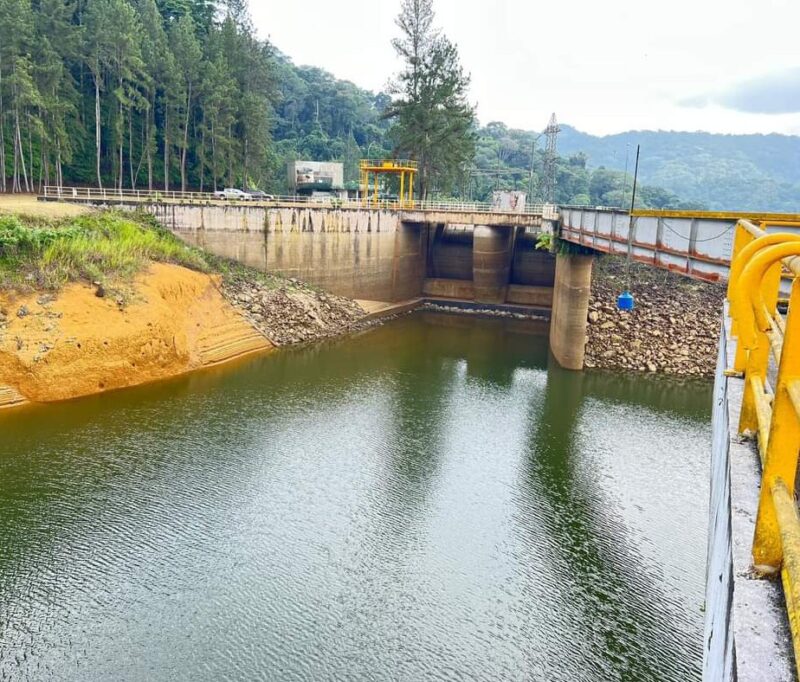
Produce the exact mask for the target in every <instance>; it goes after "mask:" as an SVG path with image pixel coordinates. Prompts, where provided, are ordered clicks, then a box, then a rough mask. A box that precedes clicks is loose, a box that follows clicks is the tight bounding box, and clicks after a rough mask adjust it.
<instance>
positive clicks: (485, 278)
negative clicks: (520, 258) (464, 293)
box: [472, 225, 514, 303]
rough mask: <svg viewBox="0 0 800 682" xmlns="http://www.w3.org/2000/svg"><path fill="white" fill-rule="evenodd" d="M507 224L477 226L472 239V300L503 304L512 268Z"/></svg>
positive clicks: (510, 239)
mask: <svg viewBox="0 0 800 682" xmlns="http://www.w3.org/2000/svg"><path fill="white" fill-rule="evenodd" d="M513 235H514V230H513V229H512V228H510V227H487V226H486V225H476V226H475V232H474V233H473V242H472V280H473V284H474V285H475V301H476V302H478V303H504V302H505V300H506V291H507V290H508V280H509V274H510V270H511V242H512V237H513Z"/></svg>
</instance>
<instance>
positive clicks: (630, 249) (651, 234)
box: [561, 207, 800, 282]
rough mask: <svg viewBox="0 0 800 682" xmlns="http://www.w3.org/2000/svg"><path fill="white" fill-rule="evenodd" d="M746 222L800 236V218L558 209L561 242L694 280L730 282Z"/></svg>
mask: <svg viewBox="0 0 800 682" xmlns="http://www.w3.org/2000/svg"><path fill="white" fill-rule="evenodd" d="M742 218H746V219H748V220H752V221H754V222H756V223H757V224H759V225H760V226H761V227H762V229H765V230H766V231H778V230H779V231H781V232H800V215H795V214H781V213H717V212H704V211H691V212H687V211H649V210H648V211H634V213H633V215H631V214H629V213H628V212H627V211H621V210H618V209H604V208H589V207H586V208H572V207H565V208H562V209H561V221H562V224H561V237H562V239H565V240H567V241H569V242H572V243H575V244H580V245H583V246H587V247H589V248H592V249H595V250H596V251H602V252H604V253H612V254H619V255H625V256H627V255H630V257H631V259H632V260H635V261H638V262H641V263H646V264H648V265H654V266H656V267H658V268H662V269H664V270H671V271H674V272H680V273H682V274H684V275H688V276H689V277H693V278H695V279H702V280H706V281H711V282H716V281H720V280H727V279H728V270H729V266H730V258H731V253H732V251H733V235H734V229H735V227H736V224H737V222H738V221H739V220H740V219H742Z"/></svg>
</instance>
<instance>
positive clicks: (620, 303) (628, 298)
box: [617, 291, 633, 310]
mask: <svg viewBox="0 0 800 682" xmlns="http://www.w3.org/2000/svg"><path fill="white" fill-rule="evenodd" d="M617 308H619V309H620V310H633V294H631V292H630V291H623V292H622V293H621V294H620V295H619V298H617Z"/></svg>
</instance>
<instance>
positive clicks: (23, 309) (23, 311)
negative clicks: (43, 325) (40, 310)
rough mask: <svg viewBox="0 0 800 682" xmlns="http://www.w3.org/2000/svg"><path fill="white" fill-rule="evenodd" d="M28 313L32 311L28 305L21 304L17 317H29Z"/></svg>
mask: <svg viewBox="0 0 800 682" xmlns="http://www.w3.org/2000/svg"><path fill="white" fill-rule="evenodd" d="M28 315H30V311H29V310H28V306H26V305H22V306H20V307H19V310H17V317H19V318H23V317H27V316H28Z"/></svg>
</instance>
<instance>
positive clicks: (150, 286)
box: [0, 263, 273, 407]
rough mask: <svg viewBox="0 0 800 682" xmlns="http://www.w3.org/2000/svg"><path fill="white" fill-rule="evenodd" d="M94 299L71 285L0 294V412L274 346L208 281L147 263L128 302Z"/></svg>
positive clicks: (216, 282)
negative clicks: (51, 290)
mask: <svg viewBox="0 0 800 682" xmlns="http://www.w3.org/2000/svg"><path fill="white" fill-rule="evenodd" d="M97 293H98V290H97V288H96V287H94V286H90V285H88V284H84V283H73V284H69V285H67V286H66V287H64V288H63V289H62V290H61V291H60V292H58V293H41V292H38V293H32V294H15V293H3V294H1V295H0V407H1V406H9V405H14V404H20V403H22V402H26V401H31V402H51V401H56V400H66V399H69V398H75V397H78V396H84V395H89V394H92V393H99V392H103V391H110V390H113V389H118V388H125V387H129V386H135V385H138V384H143V383H146V382H149V381H155V380H157V379H163V378H167V377H172V376H176V375H178V374H182V373H184V372H188V371H191V370H194V369H199V368H201V367H205V366H209V365H213V364H216V363H219V362H224V361H226V360H230V359H233V358H236V357H240V356H242V355H245V354H247V353H251V352H255V351H264V350H268V349H270V348H271V347H272V345H273V344H271V343H270V341H269V340H268V339H267V338H266V337H265V336H264V335H263V334H261V333H259V332H258V331H257V330H256V329H255V328H253V326H252V325H250V324H249V323H248V322H247V321H245V320H244V318H243V317H242V316H241V314H240V313H239V312H237V310H236V309H235V308H234V307H233V306H232V305H231V304H230V303H228V301H227V300H226V299H225V298H224V296H223V295H222V293H221V291H220V278H219V277H216V276H212V275H207V274H203V273H199V272H194V271H192V270H188V269H186V268H183V267H180V266H177V265H169V264H163V263H154V264H152V265H151V266H150V268H149V269H148V271H146V272H144V273H142V274H140V275H138V276H137V277H136V278H135V281H134V283H133V287H132V294H131V296H130V298H129V300H128V301H126V302H124V303H123V302H122V301H121V300H119V299H116V298H114V297H112V296H104V297H99V296H98V295H97Z"/></svg>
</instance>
